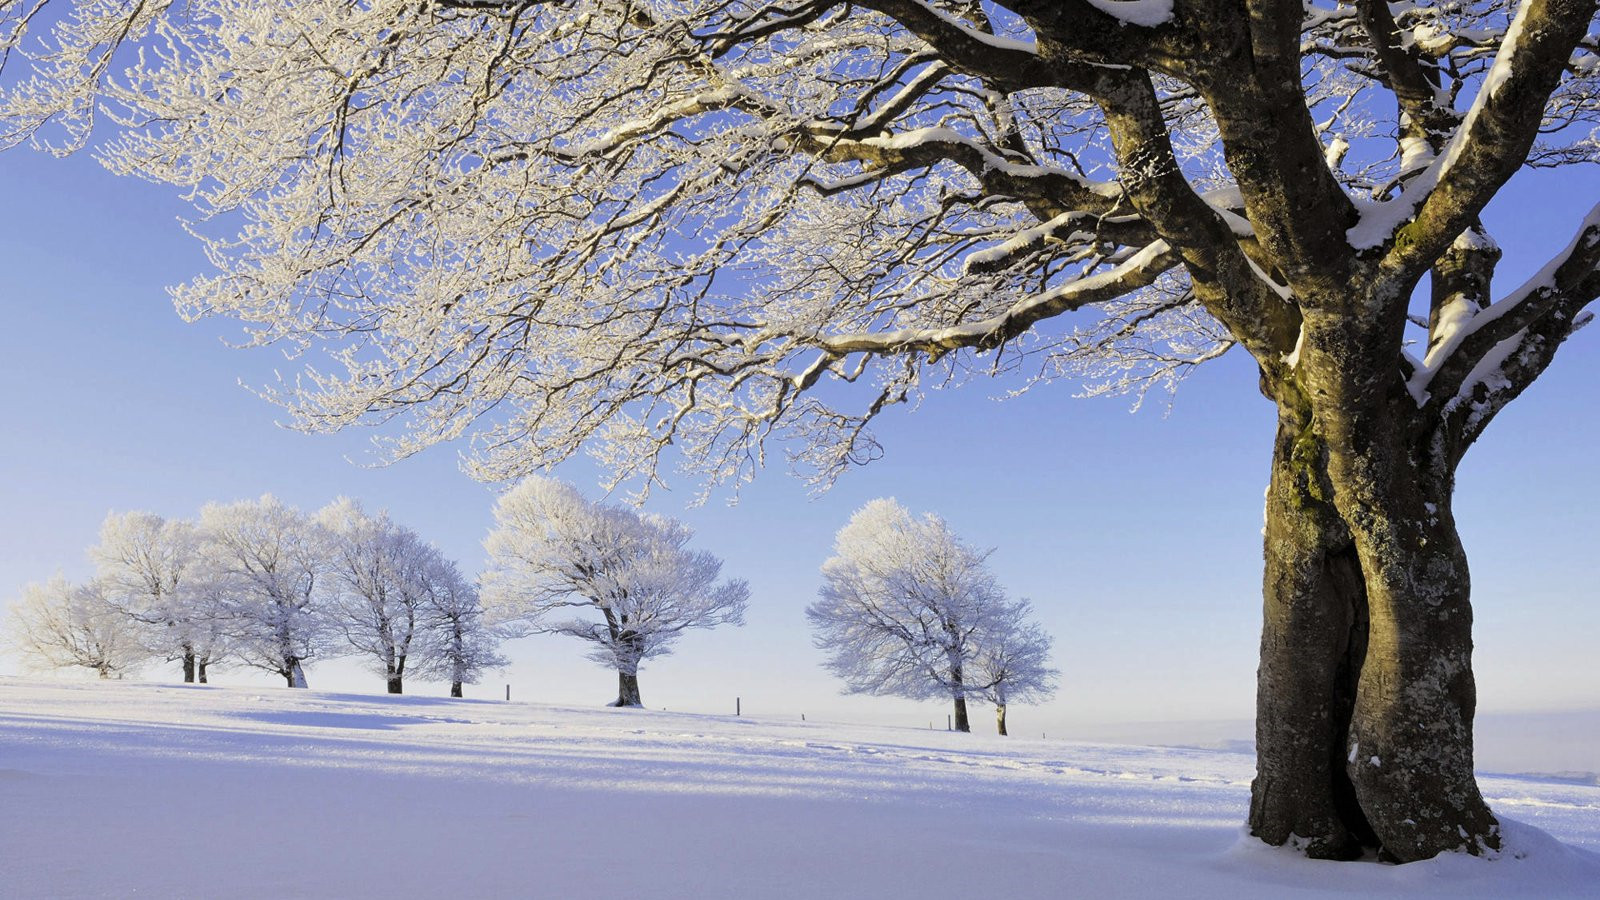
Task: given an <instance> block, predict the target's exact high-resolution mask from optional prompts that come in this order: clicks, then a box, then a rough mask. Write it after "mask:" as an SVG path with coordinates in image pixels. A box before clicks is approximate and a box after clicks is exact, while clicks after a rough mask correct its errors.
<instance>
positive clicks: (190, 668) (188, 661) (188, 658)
mask: <svg viewBox="0 0 1600 900" xmlns="http://www.w3.org/2000/svg"><path fill="white" fill-rule="evenodd" d="M183 683H184V684H194V651H193V650H191V649H189V648H187V647H185V648H184V650H183Z"/></svg>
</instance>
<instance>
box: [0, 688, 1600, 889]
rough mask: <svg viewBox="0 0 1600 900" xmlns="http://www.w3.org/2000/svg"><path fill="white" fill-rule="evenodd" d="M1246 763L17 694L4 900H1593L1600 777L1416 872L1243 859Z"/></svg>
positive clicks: (267, 699)
mask: <svg viewBox="0 0 1600 900" xmlns="http://www.w3.org/2000/svg"><path fill="white" fill-rule="evenodd" d="M980 724H988V723H980ZM1251 772H1252V760H1251V758H1250V757H1249V756H1248V755H1245V754H1240V753H1231V752H1223V751H1206V750H1178V749H1155V748H1146V747H1133V746H1119V745H1097V744H1085V743H1073V742H1067V741H1059V740H1049V741H1045V740H1027V739H1020V738H1012V739H1009V740H1008V739H1002V738H999V737H996V736H993V735H986V734H974V735H956V734H949V733H945V732H932V731H918V730H911V729H897V728H872V727H863V726H859V725H836V724H829V723H822V722H809V723H802V722H788V721H783V722H780V721H773V720H764V719H761V718H742V719H741V718H733V717H715V716H701V715H689V714H680V713H663V712H641V711H619V710H612V709H575V708H561V707H550V706H541V705H536V704H522V703H510V704H508V703H499V702H492V701H474V700H446V699H438V698H419V697H405V698H398V697H397V698H388V697H382V696H358V695H349V694H328V693H317V692H307V691H289V690H287V689H281V688H278V689H265V688H255V689H249V688H208V687H182V686H176V685H153V684H137V683H116V684H59V683H40V682H30V681H23V680H16V679H3V678H0V810H3V813H4V814H3V816H0V895H3V896H5V897H7V898H32V897H49V898H67V897H119V898H120V897H162V898H175V897H199V898H226V900H236V898H255V897H259V898H294V897H329V898H335V897H336V898H367V897H372V898H379V897H381V898H401V897H439V898H471V897H508V898H511V897H515V898H546V897H548V898H612V897H615V898H635V900H644V898H674V897H682V898H706V900H717V898H769V897H772V898H778V897H797V898H798V897H804V898H812V897H815V898H829V900H834V898H854V897H863V898H864V897H873V898H900V897H915V898H917V900H929V898H941V897H961V898H972V897H1015V898H1030V900H1031V898H1044V897H1059V898H1068V897H1071V898H1077V897H1087V898H1093V897H1225V898H1229V900H1251V898H1302V897H1304V898H1311V897H1343V898H1366V897H1391V896H1392V897H1413V896H1415V897H1452V898H1461V897H1496V898H1498V897H1528V898H1549V897H1597V896H1600V786H1597V785H1596V784H1594V783H1592V779H1591V780H1590V783H1587V784H1585V783H1582V782H1581V781H1580V780H1579V779H1576V778H1574V779H1571V780H1566V781H1563V780H1559V779H1553V778H1551V779H1540V778H1533V777H1527V776H1521V777H1511V776H1498V775H1485V776H1484V777H1483V781H1482V783H1483V787H1484V790H1485V792H1486V794H1487V795H1488V796H1489V799H1490V802H1491V804H1492V805H1493V806H1494V808H1495V810H1496V811H1497V812H1498V813H1499V814H1501V816H1502V818H1503V819H1504V820H1508V824H1507V831H1508V834H1509V836H1510V844H1511V845H1512V848H1513V850H1514V851H1515V852H1513V853H1507V854H1505V855H1504V856H1503V857H1502V858H1500V859H1498V860H1493V861H1484V860H1475V859H1467V858H1451V859H1439V860H1433V861H1429V862H1424V863H1417V864H1414V865H1409V866H1402V867H1397V866H1389V865H1380V864H1376V863H1356V864H1338V863H1317V862H1310V861H1307V860H1304V859H1300V858H1298V857H1296V856H1294V855H1292V854H1290V853H1287V852H1283V851H1275V850H1270V849H1267V848H1264V847H1261V846H1259V845H1257V844H1256V843H1255V842H1253V841H1248V840H1243V841H1242V840H1241V839H1240V831H1239V823H1240V821H1241V820H1242V818H1243V816H1244V813H1245V807H1246V803H1247V799H1248V792H1249V781H1250V776H1251ZM1519 823H1525V824H1519ZM1529 826H1533V827H1529ZM1536 829H1542V832H1545V833H1548V836H1547V835H1546V834H1545V833H1541V831H1540V830H1536ZM1563 842H1564V843H1563Z"/></svg>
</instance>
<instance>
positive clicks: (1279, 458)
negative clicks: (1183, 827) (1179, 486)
mask: <svg viewBox="0 0 1600 900" xmlns="http://www.w3.org/2000/svg"><path fill="white" fill-rule="evenodd" d="M1326 468H1327V452H1326V450H1325V448H1324V445H1323V444H1322V442H1321V441H1320V440H1319V439H1318V438H1317V437H1316V436H1315V435H1314V433H1313V431H1312V415H1311V413H1310V411H1309V410H1308V409H1307V408H1305V406H1304V405H1303V404H1300V403H1295V402H1292V401H1290V402H1282V403H1280V405H1279V417H1278V433H1277V439H1276V442H1275V445H1274V449H1273V459H1272V481H1271V483H1270V484H1269V486H1268V488H1267V503H1266V528H1265V529H1264V530H1263V543H1264V548H1265V557H1266V569H1265V573H1264V576H1263V591H1262V593H1263V597H1264V600H1265V603H1264V610H1263V617H1262V622H1263V624H1262V630H1261V664H1260V667H1259V668H1258V669H1257V670H1256V777H1255V780H1254V781H1253V782H1252V784H1251V789H1250V820H1249V822H1250V832H1251V834H1254V835H1255V836H1257V837H1259V838H1261V839H1262V840H1264V841H1266V842H1267V843H1269V844H1275V845H1281V844H1284V843H1287V842H1289V841H1290V840H1295V841H1297V842H1299V843H1300V846H1301V849H1303V850H1304V851H1305V852H1306V853H1307V855H1309V856H1311V857H1313V858H1318V859H1351V858H1354V857H1357V856H1360V855H1361V853H1362V850H1363V846H1364V845H1370V844H1374V843H1375V842H1376V838H1375V837H1374V835H1373V834H1372V830H1371V827H1370V826H1369V825H1368V824H1367V821H1366V817H1365V815H1364V814H1363V813H1362V811H1361V807H1360V804H1359V803H1357V802H1356V800H1355V795H1354V789H1353V787H1352V786H1351V784H1350V780H1349V778H1348V777H1347V776H1346V774H1345V757H1346V737H1347V733H1348V730H1349V723H1350V715H1351V712H1352V711H1353V709H1354V707H1355V679H1356V676H1357V674H1358V673H1359V672H1360V671H1361V665H1362V660H1363V657H1364V653H1365V648H1366V628H1367V614H1366V590H1365V585H1364V584H1363V582H1362V577H1361V569H1360V563H1359V562H1358V560H1357V559H1356V555H1355V552H1354V548H1353V547H1352V545H1351V540H1350V537H1349V534H1348V531H1347V529H1345V527H1344V523H1343V522H1342V521H1341V520H1340V519H1339V516H1338V512H1337V510H1336V509H1335V508H1334V506H1333V504H1332V503H1331V502H1330V499H1331V495H1332V488H1331V486H1330V484H1329V483H1328V478H1327V473H1326Z"/></svg>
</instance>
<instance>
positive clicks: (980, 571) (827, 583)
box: [806, 499, 1012, 731]
mask: <svg viewBox="0 0 1600 900" xmlns="http://www.w3.org/2000/svg"><path fill="white" fill-rule="evenodd" d="M833 549H834V555H833V557H831V558H830V559H829V560H828V561H827V562H826V563H824V564H823V566H822V587H821V589H820V590H819V591H818V592H817V593H818V599H817V601H816V602H815V603H812V604H811V605H810V606H809V607H807V608H806V618H807V619H808V620H810V622H811V628H812V632H813V636H812V643H814V644H815V645H816V646H817V648H818V649H820V650H823V651H825V652H826V653H827V654H828V658H827V662H826V665H827V667H828V670H829V671H831V672H833V673H834V674H835V675H837V676H839V678H841V679H843V680H844V683H845V690H846V692H847V693H852V694H878V695H888V696H899V697H908V698H910V699H913V700H922V699H928V698H932V697H942V698H946V699H949V700H951V701H952V702H953V703H954V705H955V729H956V730H957V731H971V730H972V726H971V724H970V722H969V721H968V718H967V700H968V699H969V698H972V697H982V696H983V693H982V692H983V691H984V690H985V689H986V688H987V687H989V685H988V684H986V683H985V682H984V681H983V680H982V676H981V675H980V673H978V672H977V671H976V670H975V668H974V664H975V663H976V661H977V659H978V658H979V652H980V636H981V635H982V634H983V632H985V631H986V630H996V631H997V630H1000V629H1001V627H1002V625H1001V623H1000V622H998V621H996V619H997V617H1000V616H1004V615H1005V614H1007V613H1008V612H1009V611H1010V610H1011V609H1012V607H1011V606H1010V604H1009V603H1008V602H1007V601H1006V597H1005V592H1004V591H1002V590H1001V589H1000V585H999V583H998V582H997V581H996V580H995V578H994V575H993V573H991V572H990V571H989V567H988V564H987V561H986V560H987V557H988V554H987V553H982V552H979V551H977V550H975V549H973V548H972V547H969V546H967V545H966V544H965V543H963V542H962V541H961V540H960V539H959V538H957V537H956V535H955V533H954V532H952V531H951V530H950V527H949V525H947V524H945V522H944V520H943V519H940V518H939V517H938V516H934V515H931V514H929V515H926V516H923V517H921V518H917V517H915V516H913V515H912V514H911V512H910V511H909V510H907V509H906V508H905V507H904V506H901V505H900V504H899V503H898V502H896V501H894V500H890V499H881V500H874V501H872V502H871V503H868V504H867V505H866V506H863V507H862V508H861V509H859V510H857V511H856V513H855V515H853V516H851V517H850V521H849V522H847V523H846V524H845V526H844V527H843V528H841V529H839V533H838V534H837V535H835V537H834V543H833Z"/></svg>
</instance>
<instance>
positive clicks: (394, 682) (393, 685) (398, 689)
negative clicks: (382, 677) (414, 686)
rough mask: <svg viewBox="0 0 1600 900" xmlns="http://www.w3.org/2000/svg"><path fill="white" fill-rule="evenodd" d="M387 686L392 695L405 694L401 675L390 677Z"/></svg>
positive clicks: (386, 682)
mask: <svg viewBox="0 0 1600 900" xmlns="http://www.w3.org/2000/svg"><path fill="white" fill-rule="evenodd" d="M385 684H387V685H388V688H389V693H391V694H402V693H405V691H404V690H403V689H402V685H401V677H400V676H399V675H390V676H389V677H388V679H386V681H385Z"/></svg>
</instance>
